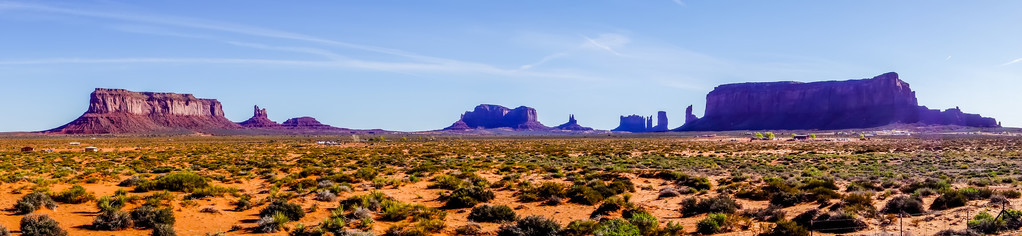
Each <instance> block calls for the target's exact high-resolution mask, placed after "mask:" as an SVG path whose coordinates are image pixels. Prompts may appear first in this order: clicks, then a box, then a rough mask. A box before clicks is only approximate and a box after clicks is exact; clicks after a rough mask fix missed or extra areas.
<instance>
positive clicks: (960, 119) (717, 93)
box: [679, 72, 999, 131]
mask: <svg viewBox="0 0 1022 236" xmlns="http://www.w3.org/2000/svg"><path fill="white" fill-rule="evenodd" d="M917 122H919V123H923V124H944V125H965V126H976V127H999V125H998V124H997V122H996V121H995V120H994V119H993V118H984V117H981V116H979V115H974V114H964V113H962V112H961V111H960V110H958V109H953V110H948V111H945V112H940V111H937V110H930V109H928V108H926V107H923V106H919V105H918V103H917V101H916V96H915V92H913V91H912V89H910V88H909V84H908V83H905V82H904V81H902V80H900V79H899V78H898V74H897V73H894V72H890V73H885V74H882V75H879V76H876V77H873V78H870V79H860V80H847V81H824V82H812V83H801V82H766V83H740V84H725V85H720V86H717V87H716V88H714V89H713V91H711V92H710V93H709V94H707V95H706V112H705V115H704V116H703V117H702V118H699V119H697V120H694V121H691V122H686V124H685V125H684V126H682V127H681V128H679V129H680V130H693V131H698V130H706V131H717V130H763V129H848V128H868V127H877V126H883V125H888V124H893V123H917Z"/></svg>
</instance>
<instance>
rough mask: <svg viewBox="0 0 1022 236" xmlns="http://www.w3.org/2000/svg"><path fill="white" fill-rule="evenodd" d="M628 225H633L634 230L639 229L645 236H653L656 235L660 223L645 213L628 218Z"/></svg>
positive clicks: (654, 217)
mask: <svg viewBox="0 0 1022 236" xmlns="http://www.w3.org/2000/svg"><path fill="white" fill-rule="evenodd" d="M628 223H631V224H632V225H635V227H636V228H639V232H640V233H642V235H646V236H654V235H656V234H657V230H659V229H660V222H659V221H658V220H657V218H656V216H653V215H650V214H649V213H647V212H639V213H635V214H632V217H629V218H628Z"/></svg>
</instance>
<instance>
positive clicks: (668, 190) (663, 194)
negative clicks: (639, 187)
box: [656, 186, 681, 200]
mask: <svg viewBox="0 0 1022 236" xmlns="http://www.w3.org/2000/svg"><path fill="white" fill-rule="evenodd" d="M677 196H681V192H678V189H675V188H674V187H671V186H667V187H664V188H662V189H660V193H659V194H658V195H657V198H656V199H657V200H660V199H664V198H671V197H677Z"/></svg>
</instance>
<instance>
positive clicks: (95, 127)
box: [47, 89, 239, 134]
mask: <svg viewBox="0 0 1022 236" xmlns="http://www.w3.org/2000/svg"><path fill="white" fill-rule="evenodd" d="M235 128H239V126H238V125H237V124H235V123H233V122H231V121H230V120H227V118H225V117H224V112H223V109H222V107H221V105H220V102H218V101H217V100H215V99H199V98H195V96H192V95H191V94H174V93H148V92H146V93H143V92H132V91H128V90H123V89H96V91H94V92H92V96H91V99H90V101H89V109H88V111H86V112H85V114H83V115H82V116H81V117H79V118H78V119H76V120H74V121H72V122H71V123H68V124H66V125H64V126H61V127H58V128H56V129H52V130H49V131H47V132H52V133H65V134H105V133H145V132H160V131H179V130H193V131H201V130H220V129H235Z"/></svg>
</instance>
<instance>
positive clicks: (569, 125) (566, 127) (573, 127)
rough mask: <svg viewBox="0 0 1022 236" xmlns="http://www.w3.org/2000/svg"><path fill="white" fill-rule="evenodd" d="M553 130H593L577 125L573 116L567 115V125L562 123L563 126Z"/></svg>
mask: <svg viewBox="0 0 1022 236" xmlns="http://www.w3.org/2000/svg"><path fill="white" fill-rule="evenodd" d="M554 129H559V130H571V131H588V130H593V128H589V127H583V126H582V125H579V124H578V121H577V120H575V115H569V116H568V123H564V124H561V125H558V126H555V127H554Z"/></svg>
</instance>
